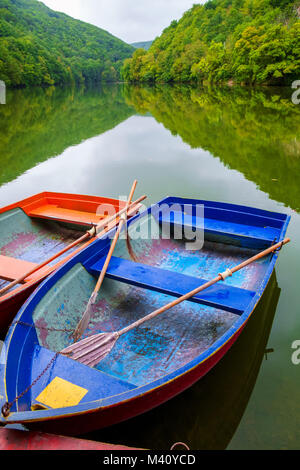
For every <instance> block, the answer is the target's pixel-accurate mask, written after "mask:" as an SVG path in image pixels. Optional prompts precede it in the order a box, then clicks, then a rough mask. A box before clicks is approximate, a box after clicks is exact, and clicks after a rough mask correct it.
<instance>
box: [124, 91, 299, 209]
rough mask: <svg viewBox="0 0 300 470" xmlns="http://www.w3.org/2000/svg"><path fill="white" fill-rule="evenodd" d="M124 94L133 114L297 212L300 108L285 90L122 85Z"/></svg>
mask: <svg viewBox="0 0 300 470" xmlns="http://www.w3.org/2000/svg"><path fill="white" fill-rule="evenodd" d="M124 95H125V97H126V101H127V104H128V106H133V107H134V108H135V110H136V112H138V113H139V114H141V115H149V114H150V115H152V116H153V117H154V118H155V119H156V121H157V122H159V123H161V124H163V126H164V127H165V128H166V129H168V130H169V131H170V132H171V133H172V135H174V136H180V138H181V139H182V140H183V141H184V142H185V143H186V144H188V145H189V146H190V147H191V148H193V149H198V148H200V149H203V150H206V151H208V152H209V153H210V154H211V155H213V156H214V157H215V158H219V159H220V160H221V161H222V162H223V163H224V165H226V166H227V167H229V168H231V169H234V170H237V171H239V172H240V173H243V174H244V175H245V177H246V178H247V179H248V180H250V181H253V182H255V184H256V185H257V186H258V187H259V188H260V189H261V190H262V191H264V192H265V193H267V194H269V195H270V197H271V199H274V200H276V201H281V202H283V203H284V204H285V205H287V206H289V207H291V208H293V209H294V210H296V211H298V212H299V210H300V191H299V184H298V181H297V178H295V175H298V174H299V173H300V142H299V139H297V138H296V137H295V136H297V135H298V134H299V128H300V107H299V106H295V105H294V104H293V103H292V101H291V93H290V89H286V88H276V87H240V86H234V87H228V86H219V85H218V86H208V87H205V88H202V87H199V86H196V85H195V86H190V85H182V84H172V85H167V84H156V85H151V86H147V85H141V86H131V85H128V84H127V85H125V89H124ZM270 136H272V138H270ZM286 188H289V189H288V191H287V189H286Z"/></svg>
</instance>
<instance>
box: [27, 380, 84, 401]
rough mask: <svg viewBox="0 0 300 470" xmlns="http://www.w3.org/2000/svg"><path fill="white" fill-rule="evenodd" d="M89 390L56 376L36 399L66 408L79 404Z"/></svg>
mask: <svg viewBox="0 0 300 470" xmlns="http://www.w3.org/2000/svg"><path fill="white" fill-rule="evenodd" d="M87 392H88V390H86V389H85V388H82V387H79V386H78V385H75V384H72V383H71V382H68V381H67V380H64V379H61V378H60V377H55V379H54V380H52V382H51V383H50V384H49V385H47V387H46V388H45V389H44V390H43V391H42V393H40V395H39V396H38V397H37V398H36V401H38V402H40V403H42V404H43V405H46V406H48V407H50V408H65V407H67V406H76V405H78V403H80V401H81V400H82V398H83V397H84V396H85V395H86V394H87Z"/></svg>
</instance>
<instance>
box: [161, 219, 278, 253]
mask: <svg viewBox="0 0 300 470" xmlns="http://www.w3.org/2000/svg"><path fill="white" fill-rule="evenodd" d="M158 220H159V222H160V223H161V224H167V225H171V226H172V225H175V226H182V227H186V228H187V229H189V230H193V231H196V230H197V229H198V230H204V232H205V235H211V236H215V237H216V238H215V239H216V240H217V239H218V238H219V239H220V241H222V242H224V241H225V240H226V238H227V239H228V241H229V243H234V242H235V241H238V243H239V244H240V245H241V246H243V247H248V248H257V249H263V248H268V247H269V246H270V245H271V244H272V243H273V242H274V241H278V240H279V237H280V233H281V229H280V228H276V227H271V226H267V225H266V226H264V225H247V224H246V223H245V224H244V223H238V222H233V221H230V222H228V221H226V220H217V219H212V218H207V217H205V219H204V221H203V218H200V217H196V216H191V215H188V214H183V213H182V212H179V211H178V212H176V211H174V212H171V213H170V212H168V211H166V212H163V213H159V216H158ZM266 223H268V221H266Z"/></svg>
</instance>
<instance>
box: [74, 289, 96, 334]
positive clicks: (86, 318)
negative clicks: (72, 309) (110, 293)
mask: <svg viewBox="0 0 300 470" xmlns="http://www.w3.org/2000/svg"><path fill="white" fill-rule="evenodd" d="M96 298H97V293H96V292H93V294H92V295H91V297H90V299H89V301H88V304H87V307H86V309H85V312H84V314H83V316H82V318H81V320H80V322H79V323H78V325H77V327H76V329H75V331H74V333H73V334H72V338H73V340H74V342H75V343H77V342H78V341H79V340H80V338H81V336H82V335H83V333H84V332H85V330H86V329H87V327H88V324H89V323H90V319H91V317H92V315H93V305H94V303H95V302H96Z"/></svg>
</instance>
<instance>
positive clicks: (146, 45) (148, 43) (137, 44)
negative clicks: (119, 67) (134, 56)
mask: <svg viewBox="0 0 300 470" xmlns="http://www.w3.org/2000/svg"><path fill="white" fill-rule="evenodd" d="M152 43H153V41H144V42H133V43H132V44H131V46H133V47H134V48H135V49H145V51H148V50H149V49H150V46H151V44H152Z"/></svg>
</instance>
